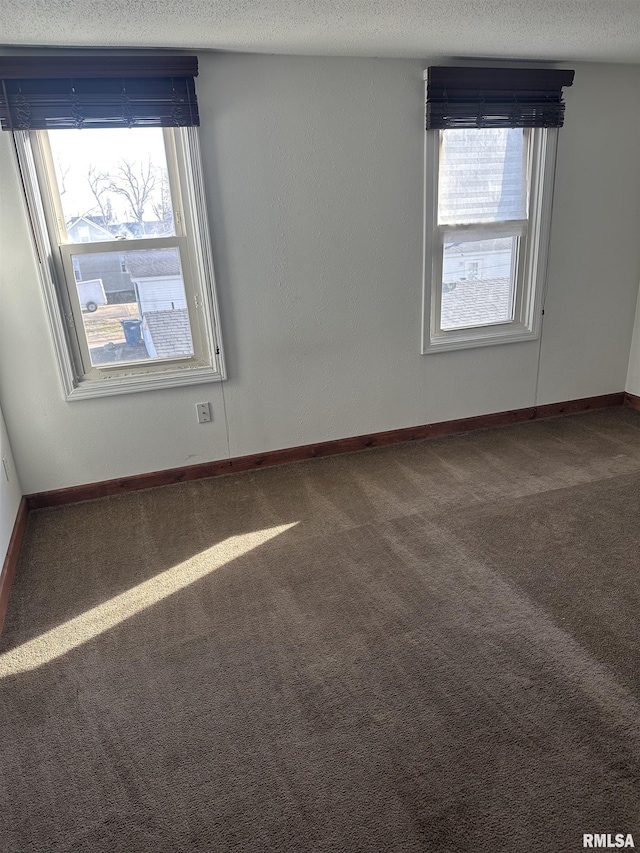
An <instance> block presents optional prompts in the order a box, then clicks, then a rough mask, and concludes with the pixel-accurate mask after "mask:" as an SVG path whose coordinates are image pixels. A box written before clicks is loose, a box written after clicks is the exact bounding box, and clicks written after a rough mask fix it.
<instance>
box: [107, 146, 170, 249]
mask: <svg viewBox="0 0 640 853" xmlns="http://www.w3.org/2000/svg"><path fill="white" fill-rule="evenodd" d="M108 178H109V180H108V184H107V188H108V190H109V191H110V192H112V193H116V194H117V195H120V196H122V197H123V198H124V199H125V200H126V202H127V205H128V207H129V209H130V211H131V215H132V216H133V219H134V220H135V221H136V222H137V223H138V224H139V225H140V227H141V229H142V232H143V233H144V211H145V208H146V207H147V205H148V204H149V203H150V202H151V200H152V197H153V192H154V190H155V188H156V184H157V181H158V178H157V169H156V168H155V166H153V165H152V163H151V160H147V162H146V163H142V162H138V163H132V162H130V161H129V160H125V159H122V160H121V161H120V163H119V164H118V169H117V172H116V173H115V174H114V175H110V176H108Z"/></svg>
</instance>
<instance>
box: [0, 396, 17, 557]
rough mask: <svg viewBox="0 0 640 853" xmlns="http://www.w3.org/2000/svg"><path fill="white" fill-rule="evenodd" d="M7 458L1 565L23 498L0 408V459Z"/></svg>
mask: <svg viewBox="0 0 640 853" xmlns="http://www.w3.org/2000/svg"><path fill="white" fill-rule="evenodd" d="M3 458H6V465H7V469H8V472H9V479H8V480H7V477H6V474H5V469H4V465H3V464H2V462H1V461H0V567H1V566H2V563H3V562H4V558H5V556H6V554H7V548H8V546H9V540H10V539H11V533H12V532H13V525H14V524H15V520H16V515H17V513H18V507H19V506H20V499H21V498H22V490H21V488H20V481H19V479H18V472H17V471H16V466H15V462H14V459H13V453H12V452H11V444H10V443H9V436H8V435H7V428H6V426H5V423H4V418H3V416H2V409H0V460H2V459H3Z"/></svg>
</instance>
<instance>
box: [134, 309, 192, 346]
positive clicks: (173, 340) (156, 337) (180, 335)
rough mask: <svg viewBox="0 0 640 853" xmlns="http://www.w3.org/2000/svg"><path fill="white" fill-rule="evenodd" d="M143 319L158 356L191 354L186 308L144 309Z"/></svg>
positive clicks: (189, 329)
mask: <svg viewBox="0 0 640 853" xmlns="http://www.w3.org/2000/svg"><path fill="white" fill-rule="evenodd" d="M143 321H144V323H145V325H146V327H147V329H148V331H149V335H150V336H151V340H152V341H153V345H154V347H155V348H156V352H157V354H158V358H175V357H176V356H181V355H193V342H192V340H191V328H190V326H189V315H188V313H187V309H186V308H175V309H174V310H173V311H171V310H170V311H146V312H145V314H144V316H143Z"/></svg>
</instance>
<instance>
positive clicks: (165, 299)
mask: <svg viewBox="0 0 640 853" xmlns="http://www.w3.org/2000/svg"><path fill="white" fill-rule="evenodd" d="M126 263H127V270H128V272H129V274H130V276H131V280H132V281H133V284H134V287H135V291H136V299H137V302H138V309H139V312H140V318H141V319H142V336H143V339H144V343H145V346H146V348H147V352H148V353H149V356H150V357H151V358H176V357H180V356H189V355H193V341H192V339H191V330H190V326H189V314H188V310H187V300H186V296H185V292H184V284H183V281H182V270H181V267H180V254H179V252H178V250H177V249H148V250H144V251H136V252H128V253H127V256H126Z"/></svg>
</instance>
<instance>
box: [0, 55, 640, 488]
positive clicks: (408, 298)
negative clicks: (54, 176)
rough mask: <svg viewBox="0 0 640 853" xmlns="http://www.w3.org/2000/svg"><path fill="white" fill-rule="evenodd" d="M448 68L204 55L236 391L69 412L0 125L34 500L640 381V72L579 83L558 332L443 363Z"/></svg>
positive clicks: (7, 281) (11, 337)
mask: <svg viewBox="0 0 640 853" xmlns="http://www.w3.org/2000/svg"><path fill="white" fill-rule="evenodd" d="M428 64H429V63H428V61H418V60H377V59H336V58H326V57H325V58H314V57H283V56H256V55H241V54H235V55H234V54H214V53H212V54H201V55H200V75H199V77H198V79H197V90H198V98H199V104H200V114H201V120H202V126H201V146H202V152H203V164H204V176H205V183H206V189H207V200H208V206H209V216H210V225H211V231H212V239H213V248H214V257H215V267H216V278H217V284H218V292H219V299H220V307H221V317H222V333H223V340H224V346H225V355H226V362H227V368H228V372H229V379H228V381H227V382H225V383H224V387H222V386H221V384H220V383H211V384H204V385H198V386H189V387H186V388H179V389H172V390H163V391H150V392H146V393H141V394H133V395H122V396H118V397H108V398H102V399H94V400H81V401H74V402H66V401H65V400H64V398H63V395H62V390H61V385H60V381H59V378H58V374H57V368H56V364H55V361H54V354H53V345H52V341H51V337H50V334H49V330H48V324H47V318H46V312H45V305H44V300H43V298H42V295H41V293H40V285H39V282H38V278H37V275H36V267H35V261H34V258H33V252H32V250H31V245H30V238H29V230H28V223H27V219H26V216H25V212H24V207H23V203H22V200H21V195H20V187H19V182H18V177H17V174H16V170H15V165H14V162H13V157H12V151H11V140H10V137H9V134H7V133H3V134H0V287H1V288H2V290H1V291H0V292H1V298H2V318H1V320H0V322H1V331H2V335H1V337H0V371H1V373H0V379H1V382H2V385H1V387H2V394H3V397H2V400H3V407H4V411H5V417H6V420H7V426H8V428H9V434H10V436H11V439H12V444H13V450H14V455H15V460H16V464H17V466H18V471H19V472H20V477H21V482H22V486H23V489H24V491H25V493H30V492H34V491H41V490H46V489H55V488H62V487H65V486H71V485H75V484H79V483H86V482H92V481H97V480H103V479H109V478H113V477H119V476H125V475H129V474H137V473H142V472H147V471H154V470H159V469H163V468H169V467H173V466H180V465H188V464H193V463H198V462H204V461H209V460H214V459H221V458H224V457H225V456H226V455H227V454H231V455H232V456H239V455H243V454H248V453H255V452H260V451H267V450H271V449H276V448H282V447H290V446H294V445H300V444H307V443H310V442H315V441H324V440H329V439H337V438H342V437H345V436H352V435H358V434H363V433H370V432H376V431H380V430H389V429H395V428H398V427H406V426H412V425H416V424H423V423H430V422H437V421H443V420H449V419H453V418H462V417H467V416H471V415H478V414H483V413H488V412H496V411H502V410H506V409H514V408H520V407H524V406H531V405H535V404H536V403H540V404H542V403H549V402H555V401H559V400H566V399H572V398H578V397H585V396H591V395H598V394H606V393H610V392H615V391H621V390H623V389H624V387H625V381H626V376H627V369H628V364H629V349H630V345H631V338H632V331H633V319H634V311H635V305H636V299H637V294H638V279H639V276H640V272H639V270H640V254H639V253H640V250H639V241H638V234H639V233H640V210H639V197H640V193H639V188H640V159H639V158H638V150H639V147H640V145H639V143H640V100H639V98H638V91H639V87H640V70H639V69H638V67H637V66H615V65H578V66H576V77H575V83H574V86H573V87H572V88H571V89H569V90H567V91H566V102H567V114H566V124H565V127H564V128H563V129H562V130H561V131H560V142H559V152H558V168H557V180H556V197H555V206H554V214H553V224H552V238H551V254H550V270H549V281H548V298H547V304H546V313H545V318H544V328H543V333H542V337H541V339H540V340H537V341H532V342H522V343H517V344H508V345H502V346H493V347H484V348H479V349H472V350H464V351H457V352H444V353H438V354H435V355H421V353H420V344H421V334H420V327H421V299H422V261H423V259H422V243H423V233H422V232H423V144H424V130H423V127H424V123H423V117H424V103H423V98H424V90H423V79H422V76H423V71H424V69H425V68H426V67H427V66H428ZM594 103H597V104H598V109H597V110H595V111H594V109H593V104H594ZM594 116H595V118H594ZM223 391H224V397H223ZM205 400H207V401H210V402H211V404H212V409H213V422H212V423H210V424H204V425H199V424H198V423H197V422H196V415H195V404H196V403H197V402H201V401H205ZM225 411H226V417H227V418H228V435H229V444H228V445H227V430H226V426H225Z"/></svg>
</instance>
